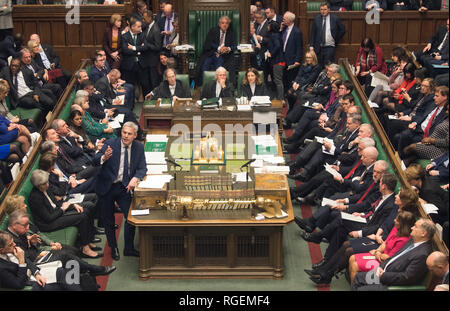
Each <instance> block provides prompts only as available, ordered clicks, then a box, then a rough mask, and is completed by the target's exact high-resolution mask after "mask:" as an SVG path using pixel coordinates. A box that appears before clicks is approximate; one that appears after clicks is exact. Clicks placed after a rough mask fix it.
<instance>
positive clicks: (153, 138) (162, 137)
mask: <svg viewBox="0 0 450 311" xmlns="http://www.w3.org/2000/svg"><path fill="white" fill-rule="evenodd" d="M145 140H146V142H157V143H160V142H167V141H168V140H169V137H167V135H150V134H148V135H147V136H146V137H145Z"/></svg>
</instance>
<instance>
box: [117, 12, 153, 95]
mask: <svg viewBox="0 0 450 311" xmlns="http://www.w3.org/2000/svg"><path fill="white" fill-rule="evenodd" d="M147 50H148V43H147V40H146V39H145V35H144V34H143V33H142V23H141V22H140V21H139V20H136V19H133V18H132V19H131V20H130V31H129V32H127V33H124V34H123V36H122V54H123V59H122V64H121V68H122V72H123V76H124V79H125V81H127V82H129V83H132V84H134V85H135V86H136V85H137V84H140V85H141V87H142V93H143V94H148V93H149V92H150V91H151V87H150V82H149V80H148V75H147V62H146V60H145V57H144V56H145V52H146V51H147Z"/></svg>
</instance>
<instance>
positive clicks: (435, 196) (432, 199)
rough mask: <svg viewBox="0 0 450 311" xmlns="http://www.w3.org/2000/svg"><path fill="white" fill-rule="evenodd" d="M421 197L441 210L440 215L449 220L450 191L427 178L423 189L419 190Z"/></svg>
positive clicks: (423, 183)
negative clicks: (449, 192) (449, 196)
mask: <svg viewBox="0 0 450 311" xmlns="http://www.w3.org/2000/svg"><path fill="white" fill-rule="evenodd" d="M419 197H420V198H422V199H423V200H425V201H427V202H428V203H431V204H434V205H436V206H437V207H438V208H439V215H443V216H447V219H448V203H449V202H448V191H445V190H443V189H442V188H441V187H440V186H439V184H438V183H436V182H435V181H433V180H432V179H431V178H430V177H428V176H425V178H424V180H423V181H422V187H421V188H420V189H419Z"/></svg>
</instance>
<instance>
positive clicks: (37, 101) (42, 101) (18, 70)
mask: <svg viewBox="0 0 450 311" xmlns="http://www.w3.org/2000/svg"><path fill="white" fill-rule="evenodd" d="M0 77H1V78H2V79H5V80H6V81H7V82H8V84H9V87H10V89H9V98H10V101H11V106H12V108H13V109H15V108H17V107H23V108H26V109H33V108H39V109H40V110H42V112H43V114H44V116H45V115H46V114H47V113H48V112H49V111H51V110H53V107H54V106H55V104H56V101H55V97H54V96H53V94H52V92H51V91H50V90H46V89H42V88H41V87H40V86H39V83H38V80H37V79H36V77H34V75H33V74H32V73H30V71H23V70H22V63H21V61H20V59H19V58H13V59H12V60H11V64H10V65H9V67H4V68H3V69H2V71H1V72H0Z"/></svg>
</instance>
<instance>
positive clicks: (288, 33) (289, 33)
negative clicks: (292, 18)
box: [283, 24, 294, 52]
mask: <svg viewBox="0 0 450 311" xmlns="http://www.w3.org/2000/svg"><path fill="white" fill-rule="evenodd" d="M292 28H294V24H292V25H291V26H289V27H288V28H287V29H286V31H287V35H286V41H285V42H284V45H283V52H285V51H286V45H287V43H288V41H289V36H290V35H291V31H292Z"/></svg>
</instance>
